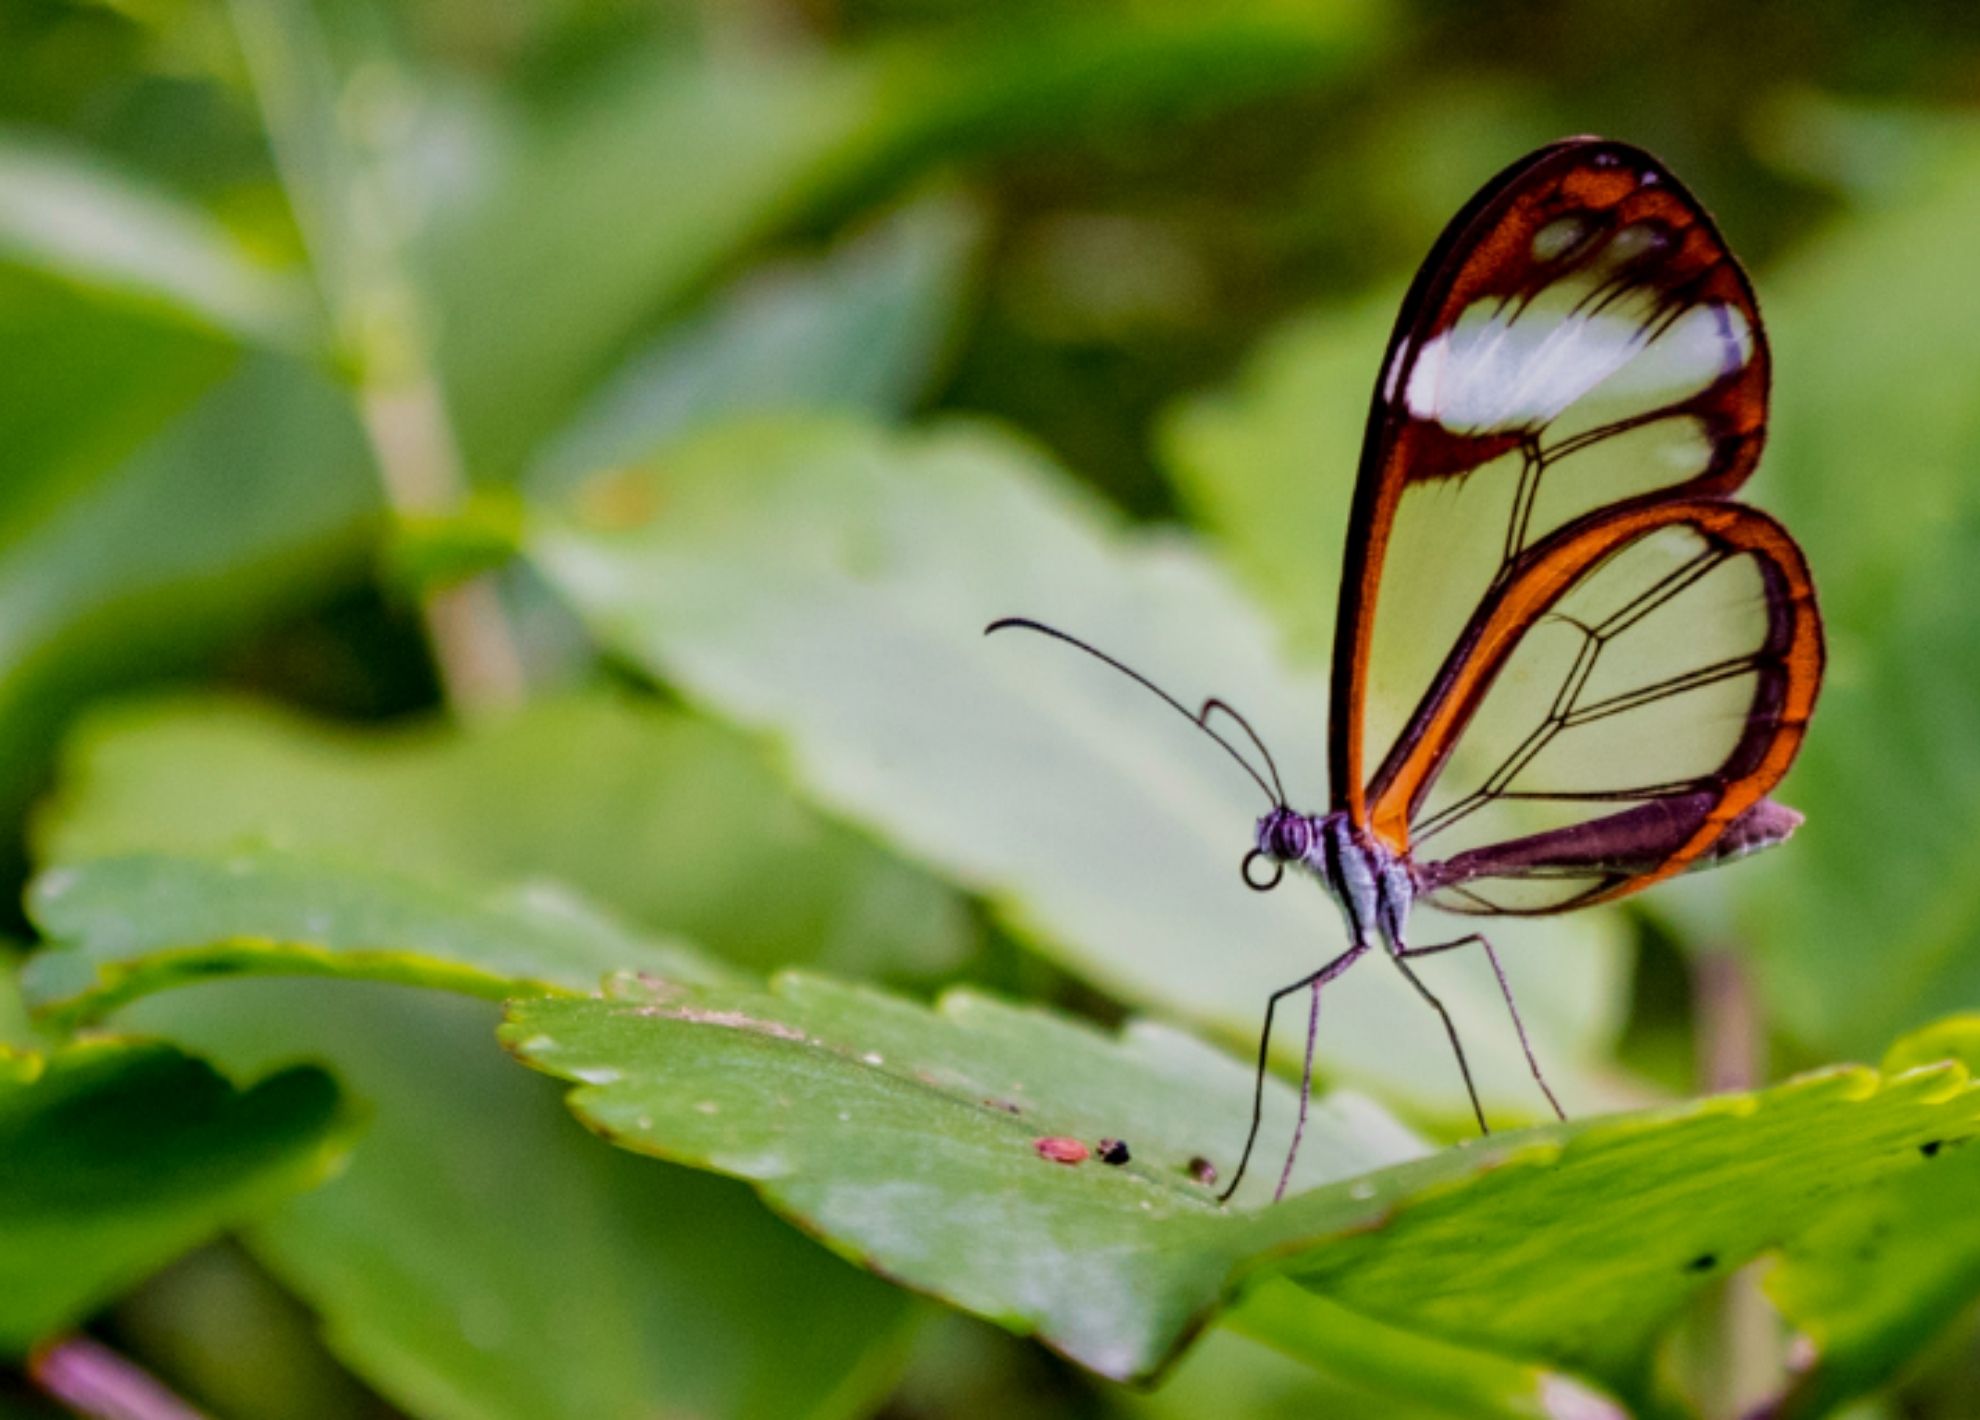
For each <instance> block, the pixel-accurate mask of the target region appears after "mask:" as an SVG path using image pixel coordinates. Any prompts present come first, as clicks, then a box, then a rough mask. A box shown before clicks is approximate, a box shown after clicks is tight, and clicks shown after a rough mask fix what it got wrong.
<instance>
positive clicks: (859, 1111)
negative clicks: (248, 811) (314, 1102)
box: [502, 974, 1424, 1377]
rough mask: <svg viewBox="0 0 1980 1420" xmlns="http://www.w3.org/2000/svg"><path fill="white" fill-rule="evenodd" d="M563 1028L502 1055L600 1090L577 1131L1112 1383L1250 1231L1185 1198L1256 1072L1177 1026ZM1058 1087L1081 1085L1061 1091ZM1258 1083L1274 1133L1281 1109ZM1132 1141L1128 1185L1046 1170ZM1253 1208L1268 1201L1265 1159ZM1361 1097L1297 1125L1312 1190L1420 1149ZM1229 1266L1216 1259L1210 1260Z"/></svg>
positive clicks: (993, 1006) (744, 1022) (751, 1000)
mask: <svg viewBox="0 0 1980 1420" xmlns="http://www.w3.org/2000/svg"><path fill="white" fill-rule="evenodd" d="M573 1004H581V1005H582V1006H583V1007H584V1009H580V1010H577V1011H572V1012H560V1011H540V1010H536V1009H533V1008H532V1007H531V1006H530V1005H528V1004H520V1005H518V1006H516V1007H515V1008H513V1009H512V1010H511V1011H510V1013H509V1021H508V1024H507V1025H505V1026H504V1027H503V1030H502V1040H503V1042H504V1043H505V1044H506V1045H507V1046H508V1047H509V1048H510V1049H511V1050H512V1051H514V1052H515V1053H516V1055H517V1056H518V1058H520V1059H521V1060H523V1061H524V1062H525V1063H526V1064H529V1065H531V1066H533V1067H535V1068H537V1069H540V1070H544V1071H546V1072H548V1073H551V1074H554V1075H557V1076H559V1077H560V1078H563V1079H572V1080H584V1081H588V1082H589V1087H587V1088H585V1089H582V1090H579V1091H577V1092H576V1093H574V1094H573V1096H572V1101H571V1102H572V1105H573V1107H574V1108H575V1109H576V1110H577V1111H578V1113H579V1116H580V1117H581V1118H582V1119H583V1120H584V1121H585V1122H586V1123H587V1124H588V1125H589V1126H590V1127H591V1128H593V1129H594V1130H597V1131H598V1132H599V1133H601V1134H603V1135H604V1136H605V1137H606V1138H607V1139H610V1140H611V1141H613V1142H614V1143H617V1144H619V1145H621V1146H622V1147H626V1148H631V1149H635V1150H638V1151H641V1152H646V1153H652V1154H656V1155H658V1156H660V1157H663V1158H668V1159H672V1160H674V1161H676V1162H681V1163H689V1164H694V1165H697V1166H699V1167H704V1168H712V1169H714V1170H716V1171H717V1172H721V1173H728V1174H733V1175H735V1176H737V1177H740V1178H747V1179H750V1180H752V1181H755V1182H757V1183H758V1184H760V1185H761V1186H762V1188H763V1191H764V1194H765V1197H766V1198H767V1199H768V1200H769V1201H770V1202H771V1203H772V1204H773V1205H774V1206H776V1207H777V1208H779V1209H780V1210H782V1211H785V1212H787V1213H789V1214H790V1215H791V1216H792V1217H794V1218H795V1219H797V1220H798V1221H799V1222H800V1223H802V1224H803V1225H804V1226H805V1227H806V1228H807V1229H809V1230H811V1231H815V1232H817V1233H819V1234H820V1235H821V1236H823V1237H825V1238H826V1239H828V1240H829V1241H830V1242H831V1244H832V1245H833V1246H834V1247H835V1248H836V1249H837V1250H838V1251H840V1252H842V1253H844V1254H846V1255H848V1256H851V1257H853V1258H855V1259H857V1260H859V1261H862V1262H864V1263H865V1264H867V1265H868V1266H871V1267H873V1268H875V1269H877V1270H878V1271H880V1272H881V1273H882V1274H884V1275H886V1276H888V1277H892V1278H895V1279H897V1280H899V1281H901V1282H904V1283H906V1284H907V1285H909V1286H912V1287H915V1288H918V1289H921V1290H926V1291H931V1292H934V1293H935V1294H936V1295H938V1296H941V1297H942V1298H944V1299H945V1300H947V1301H950V1302H952V1303H954V1304H955V1305H958V1306H961V1307H963V1308H965V1309H967V1310H969V1311H973V1312H976V1313H978V1314H980V1315H983V1316H986V1317H989V1318H990V1319H992V1320H995V1321H997V1322H999V1323H1001V1324H1003V1325H1005V1326H1009V1327H1011V1328H1012V1329H1013V1330H1018V1331H1035V1332H1037V1334H1038V1335H1039V1338H1040V1339H1041V1340H1043V1341H1045V1342H1046V1343H1047V1344H1048V1345H1051V1346H1052V1347H1054V1348H1055V1349H1058V1350H1062V1351H1064V1352H1065V1353H1066V1354H1067V1355H1069V1356H1071V1357H1072V1358H1073V1359H1075V1360H1077V1361H1079V1362H1081V1363H1082V1364H1084V1365H1087V1366H1090V1367H1092V1368H1094V1369H1095V1370H1098V1371H1100V1372H1102V1373H1103V1374H1106V1375H1110V1376H1115V1377H1127V1376H1132V1375H1141V1374H1147V1373H1149V1372H1151V1371H1153V1370H1154V1369H1155V1368H1156V1367H1157V1366H1158V1365H1159V1364H1160V1363H1161V1362H1162V1361H1163V1360H1164V1359H1165V1358H1166V1357H1167V1356H1168V1355H1169V1354H1170V1353H1171V1352H1172V1351H1173V1350H1174V1349H1175V1348H1176V1347H1177V1346H1179V1345H1180V1344H1181V1342H1182V1341H1183V1340H1184V1339H1186V1338H1187V1336H1188V1335H1189V1334H1190V1333H1192V1332H1193V1331H1194V1330H1195V1329H1196V1327H1197V1326H1198V1325H1200V1324H1201V1322H1202V1320H1203V1319H1204V1315H1205V1313H1206V1312H1207V1310H1208V1309H1209V1307H1210V1306H1211V1305H1212V1304H1213V1303H1214V1301H1215V1300H1216V1298H1217V1296H1218V1293H1219V1292H1220V1290H1221V1288H1222V1286H1223V1284H1224V1282H1225V1280H1226V1278H1227V1277H1228V1275H1229V1272H1230V1270H1231V1267H1232V1264H1233V1261H1234V1258H1233V1256H1232V1254H1231V1252H1230V1250H1229V1249H1230V1248H1231V1247H1233V1246H1237V1247H1241V1246H1242V1245H1243V1244H1242V1243H1240V1242H1237V1241H1236V1239H1238V1238H1239V1236H1240V1234H1242V1233H1243V1232H1244V1229H1245V1227H1247V1226H1248V1224H1244V1223H1242V1222H1241V1221H1240V1220H1243V1219H1247V1218H1250V1219H1256V1218H1257V1217H1260V1216H1266V1215H1261V1214H1256V1213H1232V1212H1226V1211H1224V1210H1222V1209H1220V1208H1218V1207H1217V1206H1216V1205H1215V1203H1214V1201H1213V1200H1214V1196H1215V1189H1214V1188H1212V1187H1210V1186H1208V1185H1206V1184H1203V1183H1199V1182H1196V1181H1195V1180H1194V1179H1193V1178H1192V1177H1191V1165H1192V1161H1193V1160H1195V1159H1197V1158H1199V1157H1202V1158H1208V1159H1209V1160H1211V1161H1212V1163H1213V1164H1215V1165H1216V1166H1217V1167H1218V1168H1220V1169H1222V1170H1223V1171H1224V1172H1225V1173H1226V1174H1228V1173H1229V1171H1230V1169H1231V1168H1232V1167H1233V1166H1234V1164H1235V1163H1236V1153H1237V1147H1238V1145H1239V1144H1240V1143H1241V1142H1242V1130H1243V1127H1244V1119H1245V1110H1246V1106H1247V1105H1248V1103H1249V1099H1250V1092H1251V1072H1250V1071H1249V1070H1248V1069H1246V1068H1245V1067H1244V1066H1242V1065H1240V1064H1239V1063H1238V1062H1237V1061H1235V1060H1233V1059H1230V1058H1229V1057H1226V1056H1222V1055H1220V1054H1218V1053H1216V1052H1213V1051H1211V1050H1209V1049H1208V1048H1207V1047H1205V1046H1203V1045H1201V1044H1199V1043H1198V1042H1196V1041H1194V1040H1191V1039H1190V1038H1189V1037H1187V1036H1184V1035H1181V1034H1179V1033H1177V1032H1175V1031H1171V1030H1167V1029H1165V1028H1162V1027H1159V1026H1155V1025H1152V1024H1144V1025H1140V1026H1136V1027H1133V1028H1132V1029H1131V1030H1130V1031H1129V1032H1128V1034H1127V1035H1125V1036H1124V1037H1123V1038H1121V1039H1120V1040H1118V1041H1116V1040H1112V1039H1109V1038H1108V1037H1106V1036H1103V1035H1101V1034H1099V1033H1098V1032H1096V1031H1093V1030H1091V1029H1089V1028H1086V1027H1083V1026H1079V1025H1075V1024H1073V1023H1071V1022H1069V1021H1066V1020H1064V1019H1061V1018H1057V1017H1054V1016H1052V1015H1050V1014H1048V1013H1046V1012H1043V1011H1039V1010H1028V1009H1024V1008H1019V1007H1013V1006H1006V1005H1002V1004H1000V1003H998V1002H996V1001H994V1000H991V999H988V998H986V997H982V996H977V995H973V994H969V993H965V992H952V993H950V994H949V995H947V996H945V997H944V998H943V1000H942V1003H941V1005H940V1007H939V1009H938V1011H936V1012H930V1011H929V1010H928V1009H927V1008H925V1007H922V1006H918V1005H914V1004H911V1003H909V1002H907V1001H905V1000H902V999H900V998H897V997H890V996H887V995H884V994H882V993H880V992H878V991H874V990H870V989H863V988H860V987H854V986H845V985H840V984H837V983H834V982H831V981H829V980H826V979H823V978H818V977H809V976H802V975H795V974H787V975H785V976H782V977H780V978H779V979H778V982H777V985H776V988H775V990H774V991H764V990H730V991H713V992H700V991H679V992H670V991H664V990H663V991H656V992H650V993H649V992H645V991H642V990H641V989H640V988H639V986H638V984H637V983H636V982H633V981H630V980H625V981H622V982H621V983H620V985H619V986H618V988H617V994H616V998H615V999H610V1000H591V1001H587V1002H584V1003H573ZM1067 1081H1077V1082H1078V1084H1077V1086H1076V1087H1074V1088H1068V1087H1067V1085H1066V1083H1065V1082H1067ZM1270 1083H1271V1091H1270V1093H1271V1098H1270V1101H1269V1108H1268V1120H1269V1133H1268V1138H1270V1139H1272V1140H1274V1141H1278V1142H1279V1143H1282V1142H1283V1139H1284V1135H1285V1127H1286V1125H1287V1124H1288V1123H1289V1121H1290V1116H1291V1112H1292V1106H1291V1094H1292V1092H1291V1090H1290V1089H1289V1088H1288V1087H1286V1086H1284V1085H1282V1084H1280V1083H1278V1082H1277V1081H1272V1082H1270ZM1048 1135H1049V1136H1065V1137H1069V1138H1072V1139H1076V1140H1080V1141H1083V1142H1084V1144H1085V1145H1086V1146H1087V1147H1088V1148H1092V1147H1095V1146H1096V1145H1097V1141H1098V1140H1100V1139H1101V1138H1103V1137H1112V1138H1117V1139H1121V1140H1123V1141H1125V1142H1126V1143H1127V1145H1128V1147H1129V1149H1130V1151H1131V1153H1132V1155H1133V1157H1132V1159H1131V1160H1130V1161H1129V1162H1128V1163H1127V1164H1125V1165H1123V1166H1121V1167H1119V1168H1110V1167H1108V1166H1106V1165H1104V1164H1102V1163H1100V1162H1098V1161H1097V1159H1088V1160H1087V1161H1086V1162H1085V1163H1082V1164H1079V1165H1075V1166H1070V1167H1068V1166H1066V1165H1063V1164H1059V1163H1055V1162H1049V1161H1047V1160H1046V1159H1044V1158H1042V1157H1040V1155H1039V1153H1038V1152H1037V1150H1036V1148H1035V1143H1036V1141H1037V1140H1038V1139H1039V1138H1040V1137H1041V1136H1048ZM1273 1147H1274V1146H1273V1145H1272V1144H1268V1145H1267V1150H1268V1154H1267V1157H1265V1158H1264V1160H1263V1161H1262V1164H1261V1167H1260V1168H1259V1170H1258V1172H1257V1173H1256V1174H1255V1175H1254V1176H1253V1177H1252V1179H1251V1180H1250V1181H1249V1182H1248V1183H1247V1185H1246V1188H1247V1197H1251V1198H1254V1199H1256V1197H1257V1196H1258V1195H1259V1194H1260V1193H1262V1194H1263V1195H1264V1196H1266V1197H1269V1196H1270V1192H1271V1187H1272V1182H1273V1181H1274V1179H1275V1178H1276V1176H1277V1170H1276V1167H1275V1165H1276V1163H1277V1160H1276V1159H1275V1158H1272V1157H1270V1154H1269V1151H1270V1150H1271V1149H1272V1148H1273ZM1423 1147H1424V1146H1423V1145H1422V1143H1421V1142H1420V1141H1419V1140H1418V1139H1417V1138H1416V1137H1415V1136H1413V1135H1412V1134H1411V1133H1410V1132H1409V1131H1408V1130H1406V1129H1404V1128H1403V1127H1402V1126H1401V1125H1399V1124H1397V1123H1396V1122H1395V1121H1394V1120H1393V1119H1391V1118H1389V1117H1388V1116H1387V1115H1386V1114H1384V1113H1383V1111H1382V1110H1381V1109H1380V1108H1379V1107H1378V1106H1376V1105H1374V1104H1372V1103H1371V1102H1369V1101H1367V1100H1365V1099H1361V1098H1359V1097H1357V1096H1354V1095H1351V1094H1345V1093H1337V1094H1335V1095H1333V1096H1330V1097H1329V1098H1327V1099H1326V1100H1324V1101H1321V1102H1320V1103H1319V1104H1318V1105H1317V1107H1316V1111H1315V1118H1314V1119H1313V1121H1312V1122H1311V1123H1310V1124H1309V1126H1308V1130H1307V1140H1306V1144H1305V1147H1304V1148H1303V1150H1302V1152H1301V1155H1300V1161H1299V1162H1300V1168H1299V1173H1298V1175H1297V1179H1296V1181H1297V1182H1298V1183H1300V1184H1303V1185H1305V1186H1312V1185H1315V1184H1318V1183H1321V1182H1324V1181H1326V1180H1329V1179H1336V1178H1342V1177H1346V1176H1349V1175H1354V1174H1358V1173H1361V1172H1363V1171H1364V1170H1367V1169H1369V1168H1373V1167H1376V1166H1378V1165H1381V1164H1384V1163H1389V1162H1392V1161H1395V1160H1399V1159H1407V1158H1411V1157H1413V1156H1416V1155H1418V1154H1420V1153H1421V1152H1422V1150H1423ZM1220 1239H1221V1240H1223V1245H1222V1246H1220V1245H1219V1240H1220Z"/></svg>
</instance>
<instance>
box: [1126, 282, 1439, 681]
mask: <svg viewBox="0 0 1980 1420" xmlns="http://www.w3.org/2000/svg"><path fill="white" fill-rule="evenodd" d="M1399 299H1400V296H1399V294H1390V293H1384V294H1383V295H1381V296H1378V297H1376V298H1374V299H1372V300H1370V301H1367V302H1365V303H1363V304H1361V305H1358V306H1356V307H1354V308H1353V309H1351V310H1345V311H1327V312H1323V313H1319V314H1315V315H1310V316H1305V317H1302V318H1300V319H1299V320H1296V321H1294V322H1292V323H1291V324H1290V325H1288V326H1287V327H1286V328H1285V329H1283V330H1281V331H1278V332H1276V333H1275V334H1273V335H1272V336H1271V337H1270V338H1268V339H1267V340H1266V341H1265V342H1264V344H1263V345H1262V346H1261V347H1260V348H1259V349H1258V350H1257V351H1256V352H1255V353H1254V354H1253V355H1252V356H1251V358H1250V359H1249V360H1247V361H1246V364H1245V368H1244V370H1243V372H1242V373H1241V374H1240V376H1239V377H1238V379H1237V381H1236V382H1235V383H1234V384H1233V385H1232V386H1231V387H1230V388H1228V389H1224V390H1219V391H1217V392H1215V393H1212V394H1204V395H1197V396H1193V397H1192V398H1190V399H1188V400H1186V401H1184V402H1182V403H1181V404H1179V405H1177V406H1175V407H1174V408H1172V409H1171V410H1169V411H1168V413H1167V414H1166V416H1165V417H1164V418H1163V419H1162V421H1161V423H1160V425H1159V427H1158V429H1157V443H1158V446H1159V449H1160V452H1161V455H1162V459H1163V462H1164V464H1165V465H1166V466H1167V467H1168V469H1169V472H1170V476H1171V477H1172V478H1173V480H1174V481H1175V484H1176V488H1177V491H1178V493H1179V494H1180V495H1181V496H1182V499H1183V502H1184V503H1185V505H1186V506H1187V507H1188V508H1189V510H1190V512H1191V513H1192V514H1193V515H1194V517H1195V519H1196V521H1197V522H1199V523H1200V524H1202V525H1203V527H1204V528H1205V529H1206V530H1207V531H1208V532H1209V533H1210V534H1211V535H1212V536H1213V537H1214V538H1215V539H1216V540H1217V543H1218V546H1219V548H1220V549H1221V550H1222V551H1223V552H1225V553H1226V554H1227V555H1228V556H1229V558H1230V561H1231V565H1232V567H1233V568H1234V569H1235V570H1236V571H1237V572H1238V574H1239V575H1240V576H1242V577H1243V578H1244V580H1245V582H1246V583H1247V585H1248V586H1249V587H1250V588H1251V590H1252V591H1253V592H1254V593H1255V594H1256V595H1257V597H1258V599H1259V601H1260V602H1261V603H1262V604H1263V605H1265V606H1267V607H1269V608H1270V609H1271V611H1272V614H1273V616H1274V618H1275V619H1276V620H1277V622H1278V624H1279V625H1280V626H1282V627H1284V628H1285V630H1286V634H1287V638H1288V641H1289V643H1290V646H1291V648H1292V649H1293V651H1294V652H1295V654H1296V655H1298V656H1299V657H1300V659H1302V660H1305V661H1309V662H1311V663H1312V664H1315V665H1320V664H1324V662H1325V658H1326V655H1327V651H1328V648H1329V647H1331V646H1332V645H1333V641H1334V604H1335V601H1336V594H1337V591H1338V587H1339V576H1338V573H1337V571H1336V570H1333V569H1332V567H1331V564H1330V563H1329V562H1328V560H1327V559H1328V558H1330V557H1333V556H1336V555H1338V553H1339V550H1340V548H1341V547H1342V546H1343V545H1344V544H1345V543H1346V540H1347V521H1348V504H1349V503H1350V502H1351V501H1352V499H1353V497H1354V477H1355V470H1356V468H1357V467H1358V466H1359V464H1360V458H1361V438H1362V434H1363V432H1364V431H1365V429H1366V427H1367V424H1368V400H1369V392H1370V390H1371V389H1372V387H1373V385H1374V379H1375V373H1374V372H1375V371H1376V369H1378V368H1379V367H1380V365H1381V361H1382V351H1383V349H1384V347H1385V346H1386V345H1387V343H1388V339H1389V330H1390V327H1391V326H1393V325H1394V323H1395V319H1396V302H1397V300H1399Z"/></svg>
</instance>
